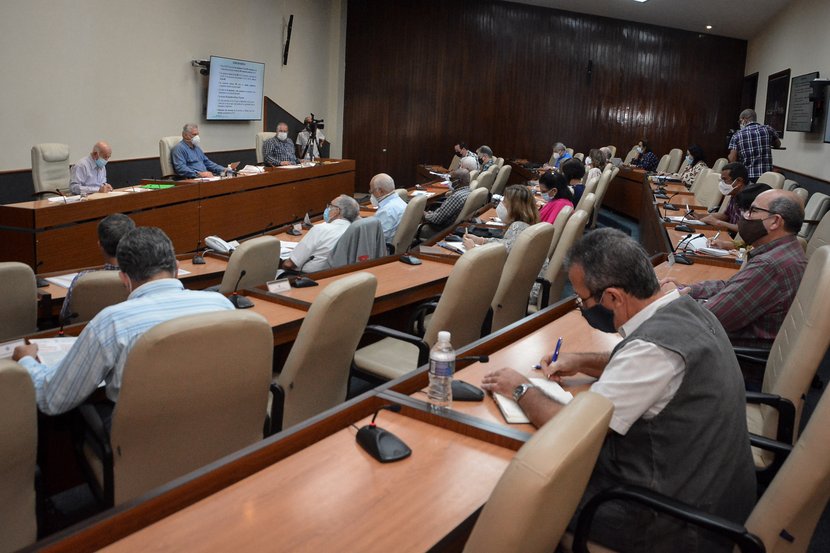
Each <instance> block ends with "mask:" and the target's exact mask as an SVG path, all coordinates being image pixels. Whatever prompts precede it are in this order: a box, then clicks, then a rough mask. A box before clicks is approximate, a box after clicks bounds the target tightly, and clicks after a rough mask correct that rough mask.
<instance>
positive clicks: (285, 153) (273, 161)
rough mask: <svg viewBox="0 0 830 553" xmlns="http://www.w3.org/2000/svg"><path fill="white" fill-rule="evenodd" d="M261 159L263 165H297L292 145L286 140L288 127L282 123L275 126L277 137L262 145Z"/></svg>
mask: <svg viewBox="0 0 830 553" xmlns="http://www.w3.org/2000/svg"><path fill="white" fill-rule="evenodd" d="M262 157H263V159H264V160H265V165H269V166H271V167H276V166H278V165H297V156H296V154H295V153H294V144H293V143H292V142H291V141H290V140H288V125H287V124H286V123H284V122H282V121H280V123H279V124H278V125H277V135H276V136H272V137H271V138H269V139H268V140H266V141H265V142H264V143H263V144H262Z"/></svg>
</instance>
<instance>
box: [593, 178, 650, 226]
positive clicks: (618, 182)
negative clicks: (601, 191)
mask: <svg viewBox="0 0 830 553" xmlns="http://www.w3.org/2000/svg"><path fill="white" fill-rule="evenodd" d="M645 178H646V171H644V170H643V169H640V168H639V167H626V166H625V165H622V166H620V172H619V173H617V176H616V177H614V180H612V181H611V182H610V183H609V184H608V190H607V191H606V192H605V198H604V199H603V201H602V206H603V207H607V208H610V209H613V210H614V211H616V212H618V213H622V214H623V215H626V216H627V217H631V218H632V219H634V220H637V221H639V220H640V217H641V215H642V194H643V193H644V190H643V183H644V181H645Z"/></svg>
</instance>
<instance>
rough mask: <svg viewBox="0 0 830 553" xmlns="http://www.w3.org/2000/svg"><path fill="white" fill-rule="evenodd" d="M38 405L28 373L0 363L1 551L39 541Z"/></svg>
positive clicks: (12, 549) (13, 363) (0, 361)
mask: <svg viewBox="0 0 830 553" xmlns="http://www.w3.org/2000/svg"><path fill="white" fill-rule="evenodd" d="M36 464H37V403H36V402H35V388H34V386H33V385H32V378H31V377H30V376H29V372H28V371H27V370H26V369H24V368H23V367H21V366H20V365H18V364H17V363H15V362H14V361H12V360H11V359H0V475H2V476H0V521H2V524H0V550H2V551H17V550H18V549H20V548H22V547H24V546H26V545H29V544H31V543H34V541H35V540H36V539H37V518H36V516H35V469H36Z"/></svg>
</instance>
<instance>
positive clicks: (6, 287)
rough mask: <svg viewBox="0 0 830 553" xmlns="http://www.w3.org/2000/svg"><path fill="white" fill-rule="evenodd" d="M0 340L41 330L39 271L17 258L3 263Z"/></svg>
mask: <svg viewBox="0 0 830 553" xmlns="http://www.w3.org/2000/svg"><path fill="white" fill-rule="evenodd" d="M0 282H2V283H3V285H2V286H0V340H5V339H7V338H12V337H14V336H21V335H23V334H31V333H32V332H35V331H37V286H36V284H35V273H34V272H33V271H32V268H31V267H29V266H28V265H26V264H23V263H18V262H17V261H6V262H2V263H0Z"/></svg>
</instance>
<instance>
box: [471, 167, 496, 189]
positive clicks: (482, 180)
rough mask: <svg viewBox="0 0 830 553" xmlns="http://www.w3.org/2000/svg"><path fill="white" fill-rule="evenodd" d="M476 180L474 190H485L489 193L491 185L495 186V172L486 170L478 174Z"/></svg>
mask: <svg viewBox="0 0 830 553" xmlns="http://www.w3.org/2000/svg"><path fill="white" fill-rule="evenodd" d="M493 167H495V165H493V166H492V167H491V168H490V169H492V168H493ZM476 180H477V181H478V185H477V186H476V188H485V189H487V191H488V192H489V191H490V190H492V188H493V184H495V181H496V172H495V171H490V170H489V169H488V170H487V171H485V172H483V173H481V174H479V175H478V179H476ZM471 187H472V185H471Z"/></svg>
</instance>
